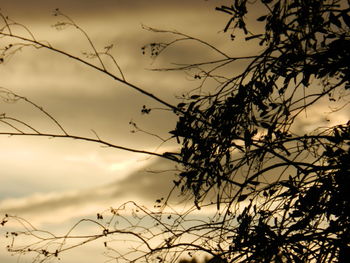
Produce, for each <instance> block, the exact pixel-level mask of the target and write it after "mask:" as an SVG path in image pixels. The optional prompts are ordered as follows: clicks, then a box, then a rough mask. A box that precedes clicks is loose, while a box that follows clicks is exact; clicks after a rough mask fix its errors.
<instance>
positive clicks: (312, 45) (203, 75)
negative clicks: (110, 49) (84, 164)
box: [0, 0, 350, 262]
mask: <svg viewBox="0 0 350 263" xmlns="http://www.w3.org/2000/svg"><path fill="white" fill-rule="evenodd" d="M257 7H258V8H257ZM257 10H258V11H257ZM217 11H219V12H222V13H223V15H226V16H228V22H227V24H226V26H224V32H226V34H227V35H228V38H229V40H228V41H232V47H233V48H234V45H235V44H236V42H237V41H238V40H237V38H238V37H241V38H243V39H244V41H247V42H249V43H253V44H255V45H256V49H255V50H256V53H255V54H253V55H249V56H231V55H229V53H228V52H223V51H221V50H219V49H218V48H217V47H214V46H211V45H210V44H208V43H207V42H205V41H203V40H200V39H197V38H194V37H191V36H188V35H185V34H183V33H180V32H177V31H167V30H158V29H154V28H146V29H148V30H150V31H154V32H158V33H165V34H169V35H170V36H171V37H173V38H174V39H175V40H173V41H171V42H169V43H167V44H164V43H152V44H150V45H147V46H145V47H143V48H142V50H143V52H145V54H148V52H147V51H150V54H151V55H152V56H155V57H157V56H160V55H162V51H163V50H165V49H169V48H172V47H173V46H174V45H176V44H177V43H178V42H180V41H184V40H192V41H197V42H200V43H202V44H204V45H206V46H209V47H210V48H211V49H214V50H215V51H217V52H218V53H219V54H220V56H221V57H223V58H219V59H217V60H213V61H210V62H206V63H192V64H184V65H179V66H175V67H174V68H160V69H159V70H179V71H186V72H189V73H190V74H192V76H193V78H194V79H196V80H198V81H199V82H200V85H199V87H195V88H193V90H191V91H189V92H188V93H187V94H185V95H184V96H182V98H181V101H180V102H179V103H178V105H170V104H169V103H167V102H165V101H163V100H161V99H159V98H158V97H157V96H155V95H153V94H151V93H148V92H147V91H145V90H143V89H141V88H139V87H136V86H134V85H133V84H131V83H128V82H126V81H125V79H124V78H123V75H122V74H120V75H121V76H119V77H118V76H112V77H113V78H114V79H115V80H116V81H120V82H123V83H126V84H127V85H128V86H129V87H131V88H133V89H136V90H137V91H139V92H141V93H143V94H144V95H146V96H149V97H151V98H153V99H154V100H156V101H158V102H159V103H161V104H163V106H165V107H167V108H168V109H170V110H172V111H173V112H174V114H176V115H177V117H178V119H177V123H176V126H175V128H174V129H173V130H171V131H170V136H171V138H172V139H173V140H176V141H177V143H178V145H179V150H178V151H174V152H164V153H149V154H153V155H157V156H159V157H161V158H166V159H169V160H171V161H174V162H175V163H177V164H179V169H180V171H179V173H178V176H177V178H175V180H174V185H175V187H178V188H179V189H180V190H181V191H182V192H183V193H184V194H186V195H187V196H188V197H189V198H193V202H194V207H191V208H190V209H189V210H188V212H186V213H185V214H179V213H175V212H171V213H169V211H168V210H167V208H168V203H167V202H166V200H163V199H162V200H158V203H159V207H158V208H159V210H157V211H158V212H157V213H155V214H153V212H151V211H149V210H146V209H144V208H142V207H140V206H138V205H136V204H133V205H135V207H136V210H137V211H138V212H141V213H143V216H141V217H139V216H136V217H135V218H136V219H135V220H136V221H137V222H136V221H132V222H131V223H130V227H131V228H128V229H131V230H128V231H126V230H125V229H124V230H120V229H118V227H116V228H115V229H113V230H111V229H110V228H108V226H111V222H112V221H113V220H117V219H116V218H118V216H121V215H120V214H119V210H118V209H116V210H111V214H112V218H111V219H110V221H108V222H107V223H106V224H103V223H99V224H103V233H101V235H99V236H95V237H96V238H99V237H104V236H112V235H113V234H115V233H121V232H123V231H124V232H123V233H125V234H130V235H134V236H136V238H137V239H139V241H140V242H141V243H142V244H143V245H145V247H146V249H145V251H146V252H144V253H143V252H142V251H144V250H141V249H140V250H137V249H136V250H137V253H136V252H135V253H136V254H137V255H138V256H137V257H136V258H134V259H132V260H137V259H138V260H146V261H148V260H158V261H159V262H163V261H165V262H167V261H176V260H178V255H182V254H184V253H187V251H190V253H194V252H196V251H203V252H206V253H209V254H211V255H213V256H214V255H215V256H219V257H221V259H222V260H224V261H227V262H346V259H347V258H349V256H350V245H349V240H350V214H349V211H350V204H349V199H350V195H349V186H350V185H349V183H350V178H349V170H350V166H349V161H350V156H349V145H350V127H349V124H350V121H349V120H347V121H346V122H344V123H342V122H337V123H336V124H335V125H332V124H331V123H329V124H324V125H321V124H319V123H313V128H312V129H311V130H305V129H303V128H302V127H300V119H302V118H306V117H305V116H307V115H308V112H309V111H310V109H314V108H316V109H317V107H320V105H328V107H329V110H330V111H331V112H332V114H334V115H336V114H337V112H339V111H345V112H347V113H348V112H349V101H348V98H349V89H350V69H349V61H350V30H349V28H350V3H349V1H347V2H345V1H339V0H307V1H298V0H295V1H288V0H275V1H274V0H259V1H258V0H257V1H253V2H251V1H247V0H234V1H232V4H231V5H223V6H219V7H217ZM3 21H4V22H5V25H3V27H2V28H1V31H0V34H1V36H2V37H3V38H4V37H9V38H12V39H19V40H21V41H24V42H29V43H31V45H37V46H39V47H43V48H47V49H50V50H52V51H53V52H58V53H62V52H61V51H60V50H57V49H55V48H54V47H52V46H50V45H47V44H45V43H42V42H38V41H36V40H35V39H30V38H29V39H24V38H23V37H21V36H17V35H15V34H13V33H12V32H11V24H10V23H9V22H8V20H7V19H6V18H5V17H3ZM74 25H75V24H74ZM75 26H76V25H75ZM242 35H243V37H242ZM11 48H12V47H10V46H9V47H7V48H5V49H4V50H3V52H4V54H7V52H9V50H11ZM63 55H66V56H67V55H68V56H70V57H72V55H70V54H68V53H63ZM95 56H96V57H97V58H100V57H99V53H98V52H97V51H96V52H95ZM73 59H77V60H78V61H80V62H82V63H85V64H88V63H87V62H85V61H81V60H80V59H78V58H76V57H73ZM101 64H102V67H96V66H93V65H91V64H88V66H90V67H93V68H95V69H96V70H100V71H101V72H102V73H104V74H110V73H109V72H108V71H107V70H106V69H105V68H104V67H103V63H101ZM237 64H240V65H242V64H243V65H244V69H243V70H242V71H241V72H238V73H235V71H236V70H235V67H236V65H237ZM16 96H17V98H21V97H18V95H16ZM34 106H36V105H34ZM142 112H143V113H144V114H152V109H148V108H147V107H146V106H144V108H143V109H142ZM44 113H45V112H44ZM53 120H54V119H53ZM2 121H6V119H5V116H3V117H2ZM57 125H59V124H57ZM62 131H63V133H64V135H52V134H51V135H50V134H49V135H47V134H46V135H47V136H56V137H59V136H65V137H71V138H76V139H83V140H88V141H91V140H92V139H89V138H83V137H79V136H73V135H70V134H68V133H67V132H65V130H64V129H63V128H62ZM15 133H17V134H19V133H23V132H22V131H17V132H15ZM15 133H14V132H4V133H2V134H12V135H14V134H15ZM33 133H35V132H33ZM28 135H30V134H28ZM43 135H44V136H45V134H43ZM94 141H97V142H100V143H105V144H107V145H108V142H103V141H101V140H97V139H95V140H94ZM110 146H113V145H110ZM116 148H118V147H116ZM119 148H121V149H123V148H122V147H119ZM124 150H130V149H125V148H124ZM131 150H132V149H131ZM140 152H145V151H142V150H140ZM212 207H213V208H214V210H215V212H213V214H212V216H211V217H210V218H209V220H208V221H203V220H202V219H201V220H194V219H193V218H192V217H193V213H194V212H195V211H196V210H200V209H203V210H205V209H210V208H212ZM124 208H125V207H124V206H123V209H124ZM123 209H121V210H123ZM144 216H150V217H151V218H152V219H153V220H154V222H155V225H154V227H156V228H157V229H160V230H158V231H160V232H159V233H160V234H159V235H161V236H162V237H164V238H163V240H162V242H160V243H159V244H157V245H155V246H153V243H152V240H153V239H152V238H154V236H158V234H154V232H152V233H151V232H147V233H146V234H145V236H144V235H143V234H140V232H138V231H137V230H138V229H139V228H140V227H141V226H140V222H142V220H143V218H144ZM191 216H192V217H191ZM8 218H9V216H8V217H6V218H5V219H4V221H3V224H4V222H6V221H7V220H8ZM170 218H172V219H171V220H170ZM97 219H98V220H102V219H103V217H102V215H100V214H98V218H97ZM167 220H168V221H167ZM169 220H170V223H169ZM99 222H100V221H99ZM193 222H195V223H193ZM132 227H134V229H133V228H132ZM30 233H33V232H30ZM157 233H158V232H157ZM16 238H18V237H16ZM64 238H65V239H67V238H69V236H66V237H64ZM183 240H185V241H183ZM49 241H51V240H49ZM49 241H48V240H47V239H45V240H44V241H42V242H44V243H45V242H46V243H47V242H49ZM106 247H108V245H106ZM10 249H12V250H15V248H14V247H10ZM25 249H31V251H33V250H35V249H33V248H32V247H30V246H28V247H26V248H25ZM60 249H61V250H62V251H63V249H62V247H60V248H59V249H57V250H53V251H50V250H48V249H42V248H40V249H36V252H37V253H38V254H39V255H40V256H42V255H43V256H44V259H48V258H52V257H55V256H56V257H57V255H58V254H59V253H61V250H60ZM18 251H19V252H24V251H25V250H23V249H19V250H18ZM26 252H28V250H27V251H26ZM138 253H139V254H138ZM174 255H176V256H174ZM116 258H119V259H120V260H122V259H124V260H125V261H128V260H131V259H129V258H127V257H125V258H122V257H118V256H116ZM40 259H42V258H41V257H40ZM132 260H131V261H132Z"/></svg>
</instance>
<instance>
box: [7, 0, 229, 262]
mask: <svg viewBox="0 0 350 263" xmlns="http://www.w3.org/2000/svg"><path fill="white" fill-rule="evenodd" d="M215 2H216V1H204V0H193V1H185V0H183V1H174V0H169V1H160V0H150V1H143V0H133V1H126V0H117V1H112V0H100V1H93V0H88V1H86V0H84V1H68V0H60V1H56V0H52V1H43V0H38V1H24V0H11V1H7V0H1V1H0V8H1V12H2V13H3V14H4V15H6V16H9V17H10V18H11V19H12V20H14V21H16V22H18V23H21V24H23V25H25V26H27V27H28V28H30V30H31V32H32V33H33V34H34V35H35V37H36V38H37V39H40V40H46V41H49V42H50V43H51V44H52V45H54V46H55V47H57V48H59V49H62V50H65V51H67V52H69V53H73V54H77V55H78V56H82V52H91V49H90V46H89V44H88V42H87V41H86V39H84V37H83V36H82V34H80V33H79V32H77V31H76V30H74V29H72V28H66V29H64V30H57V29H56V28H54V27H53V26H52V25H54V24H55V23H57V22H59V21H62V18H59V17H56V16H53V10H54V9H56V8H59V9H60V10H61V12H63V13H64V14H66V15H68V16H69V17H70V18H72V19H73V20H74V21H75V22H76V23H77V24H78V25H79V26H80V27H81V28H83V29H84V30H85V31H86V33H87V34H88V35H89V37H90V38H91V40H92V41H93V42H94V44H95V45H96V48H97V49H99V50H103V48H104V47H105V46H109V45H111V44H113V45H114V48H113V50H112V51H111V53H112V54H113V55H114V56H115V57H116V59H117V61H118V64H119V65H120V67H121V68H122V70H123V73H124V74H125V78H126V79H127V80H128V81H129V82H131V83H134V84H135V85H138V86H140V87H142V88H144V89H145V90H147V91H149V92H151V93H154V94H157V95H159V97H161V98H162V99H164V100H165V101H168V102H170V103H175V102H176V101H177V100H176V99H175V96H180V95H181V93H182V92H184V91H186V90H188V89H189V88H192V87H193V85H194V84H195V83H193V81H191V80H190V81H189V77H188V76H187V75H186V74H184V73H179V72H165V73H162V72H153V71H151V70H149V69H151V68H156V67H157V66H159V65H170V64H169V63H171V62H174V63H176V62H182V61H184V60H186V59H189V58H190V57H192V58H194V59H196V61H203V60H205V59H209V58H212V57H213V56H214V55H216V54H213V52H212V51H210V50H208V49H205V48H203V47H201V46H199V45H198V44H196V43H188V44H187V43H185V44H184V45H179V46H177V47H176V48H175V49H174V50H172V51H169V52H168V53H165V54H164V55H163V57H160V58H158V59H157V60H154V59H152V58H150V56H148V55H147V54H146V55H143V54H142V52H141V47H142V46H144V45H145V44H148V43H151V42H154V41H156V40H159V39H161V40H163V39H165V40H166V39H171V36H170V37H169V36H163V35H160V34H155V33H152V32H149V31H146V30H144V29H142V25H146V26H149V27H155V28H160V29H168V30H178V31H180V32H183V33H186V34H189V35H193V36H195V37H200V38H204V39H206V40H208V41H211V43H220V42H219V40H220V39H226V38H227V36H225V35H224V34H222V32H221V31H222V27H223V25H224V23H225V21H226V19H225V17H223V16H222V15H221V14H219V13H218V12H215V11H214V8H215V6H216V3H215ZM18 30H20V29H18ZM223 43H225V42H223ZM166 63H168V64H166ZM107 64H108V62H107ZM108 66H110V68H111V69H112V70H113V68H112V65H111V64H110V63H109V64H108ZM115 72H117V71H115ZM0 75H1V80H0V87H2V88H6V89H9V90H11V91H13V92H15V93H17V94H19V95H21V96H24V97H27V98H28V99H30V100H31V101H33V102H35V103H36V104H38V105H40V106H42V107H43V108H44V109H45V110H46V111H47V112H49V113H50V114H52V116H54V117H55V119H56V120H57V121H59V122H60V124H62V125H63V126H64V128H65V129H66V130H67V131H68V132H69V133H72V134H75V135H82V136H89V137H95V133H96V134H97V135H98V136H99V137H100V138H102V139H104V140H107V141H109V142H112V143H114V144H117V145H121V146H126V147H132V148H136V149H141V150H148V151H154V150H157V148H158V146H159V145H160V143H161V142H162V141H160V140H159V139H158V138H156V137H154V136H150V135H148V134H144V133H142V132H137V133H132V132H131V131H132V130H133V127H132V126H130V125H129V122H130V121H132V122H135V123H137V125H138V126H139V127H140V128H142V129H144V130H146V131H148V132H150V133H156V134H157V135H159V136H162V137H165V138H166V137H167V136H168V131H169V130H171V129H172V128H173V127H174V125H175V121H176V119H175V118H174V116H173V115H172V114H169V113H168V112H166V111H154V112H152V114H150V115H142V114H141V113H140V111H141V108H142V106H143V105H147V107H152V106H154V107H160V106H161V105H159V104H157V103H155V102H154V101H152V100H150V99H149V98H146V97H145V96H143V95H140V94H138V93H137V92H135V91H133V90H131V89H130V88H128V87H125V86H123V85H121V84H120V83H117V82H115V81H114V80H112V79H110V78H108V77H106V76H105V75H104V74H101V73H99V72H96V71H95V70H92V69H90V68H88V67H86V66H84V65H81V64H79V63H76V62H74V61H72V60H69V59H67V58H66V57H63V56H60V55H57V54H55V53H52V52H48V51H45V50H35V49H33V48H27V49H23V50H22V51H20V52H19V53H17V54H16V55H15V56H13V57H11V58H10V59H8V60H6V61H5V62H4V63H3V64H2V65H0ZM0 107H1V108H0V109H1V110H0V111H1V112H6V114H7V115H8V116H14V117H17V118H20V119H21V120H24V121H26V122H28V123H30V124H32V125H33V126H35V127H37V128H38V129H40V130H41V131H43V132H57V127H56V126H55V125H53V123H52V121H50V120H49V119H48V118H47V117H45V116H44V115H43V114H42V113H41V112H40V111H38V110H37V109H34V108H33V107H31V106H30V105H28V104H26V103H23V101H22V102H21V101H18V102H16V103H4V102H1V104H0ZM2 128H3V127H2ZM0 143H1V148H0V156H1V165H0V215H4V214H5V213H9V214H13V215H17V216H20V217H23V218H26V219H27V220H29V221H30V222H31V223H33V224H34V225H35V226H36V227H38V228H47V229H48V230H50V231H52V232H55V231H59V230H62V229H66V228H67V227H69V226H70V225H72V224H73V223H74V222H75V221H76V220H78V219H80V218H84V217H91V216H95V215H96V213H97V212H100V211H103V210H105V209H106V208H107V209H108V208H109V207H113V206H118V205H120V204H121V203H123V202H124V201H128V200H135V201H138V202H140V203H141V204H149V205H152V204H153V203H154V201H155V200H156V199H157V198H160V197H162V196H166V195H167V193H168V192H169V190H170V189H171V187H172V184H173V183H172V181H173V179H174V174H175V172H174V171H171V170H169V169H172V168H173V165H172V164H170V163H169V162H166V161H163V160H159V159H157V158H155V157H149V156H146V155H141V154H134V153H130V152H125V151H120V150H116V149H111V148H106V147H102V146H100V145H98V144H94V143H88V142H81V141H74V140H69V139H52V138H33V137H8V136H2V137H0ZM173 147H176V145H174V144H164V145H162V148H161V149H162V150H166V149H172V148H173ZM165 170H169V171H167V172H161V173H160V171H165ZM150 171H156V172H150ZM0 231H1V232H0V234H1V235H3V234H4V232H5V230H4V229H0ZM86 231H88V230H86ZM5 242H6V240H4V238H3V237H1V238H0V246H1V250H0V262H7V263H12V262H17V259H18V258H17V257H10V256H9V255H8V253H6V252H5V251H4V249H3V248H4V246H5V245H6V243H5ZM98 246H99V245H98V244H96V245H92V246H90V247H89V249H84V250H83V251H80V250H77V251H73V252H71V254H69V253H68V254H67V255H66V256H64V257H63V258H62V260H61V262H64V263H70V262H76V259H77V258H79V262H80V261H81V262H87V263H89V262H97V261H96V260H102V261H101V262H103V260H104V259H105V258H104V257H103V256H102V252H103V249H101V248H100V247H98ZM30 260H31V258H30V257H23V258H21V261H20V262H30Z"/></svg>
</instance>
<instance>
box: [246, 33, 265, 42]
mask: <svg viewBox="0 0 350 263" xmlns="http://www.w3.org/2000/svg"><path fill="white" fill-rule="evenodd" d="M261 36H262V34H258V35H254V36H250V37H246V38H245V40H246V41H248V40H251V39H254V38H258V37H261Z"/></svg>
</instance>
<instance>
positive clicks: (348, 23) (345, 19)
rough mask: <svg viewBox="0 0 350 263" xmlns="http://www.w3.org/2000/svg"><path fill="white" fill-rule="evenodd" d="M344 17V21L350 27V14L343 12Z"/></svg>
mask: <svg viewBox="0 0 350 263" xmlns="http://www.w3.org/2000/svg"><path fill="white" fill-rule="evenodd" d="M341 16H342V18H343V21H344V23H345V24H346V25H347V26H348V27H350V16H349V15H348V14H347V13H346V12H342V14H341Z"/></svg>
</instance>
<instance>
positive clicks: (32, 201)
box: [0, 159, 175, 223]
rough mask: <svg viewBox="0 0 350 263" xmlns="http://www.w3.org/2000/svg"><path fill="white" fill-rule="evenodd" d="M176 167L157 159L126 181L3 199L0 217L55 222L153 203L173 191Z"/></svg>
mask: <svg viewBox="0 0 350 263" xmlns="http://www.w3.org/2000/svg"><path fill="white" fill-rule="evenodd" d="M173 166H174V165H173V164H172V163H170V162H169V161H165V160H161V159H158V160H154V161H153V162H151V164H149V165H148V166H147V167H145V168H142V169H139V170H138V171H136V172H134V173H132V174H131V175H129V176H127V177H125V178H124V179H121V180H118V181H114V182H111V183H109V184H105V185H102V186H97V187H94V188H90V189H84V190H71V191H66V192H50V193H36V194H32V195H30V196H26V197H21V198H8V199H4V200H3V201H1V202H0V214H4V213H8V214H13V215H18V216H21V217H25V218H27V219H28V220H33V221H34V222H37V223H42V222H50V223H54V222H64V221H67V220H69V219H71V218H73V217H84V216H86V215H91V214H96V213H97V212H100V211H102V210H105V209H108V208H109V207H113V206H115V205H117V206H118V205H120V204H122V203H123V202H126V201H129V200H136V201H138V202H141V203H142V204H153V203H154V202H155V200H156V199H158V198H160V197H166V196H167V195H168V193H169V191H170V190H171V189H172V187H173V182H172V181H173V179H174V178H175V177H174V176H175V172H174V171H172V170H171V169H173Z"/></svg>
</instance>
